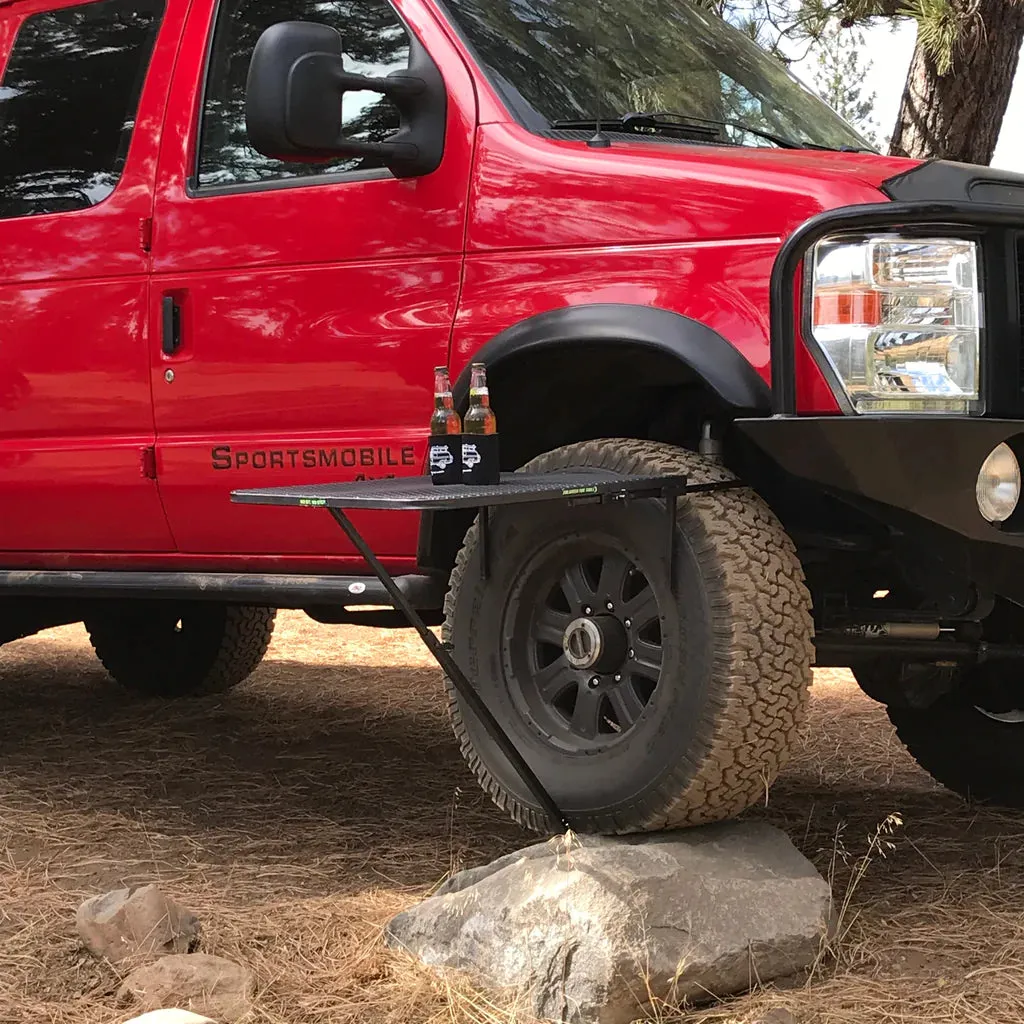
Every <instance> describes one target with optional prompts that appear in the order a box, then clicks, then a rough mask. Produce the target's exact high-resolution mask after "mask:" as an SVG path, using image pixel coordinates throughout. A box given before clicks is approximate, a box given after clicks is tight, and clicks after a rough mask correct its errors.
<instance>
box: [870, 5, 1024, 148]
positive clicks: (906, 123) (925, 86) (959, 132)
mask: <svg viewBox="0 0 1024 1024" xmlns="http://www.w3.org/2000/svg"><path fill="white" fill-rule="evenodd" d="M962 3H963V0H960V2H959V3H958V2H957V0H954V5H955V6H956V7H958V8H959V7H961V6H962ZM969 7H970V8H976V13H975V12H974V11H971V13H966V14H965V15H964V24H963V27H962V28H961V33H960V38H959V39H958V40H957V43H956V46H955V49H954V53H953V66H952V68H951V70H949V71H948V72H947V73H946V74H944V75H940V74H939V73H938V70H937V69H936V65H935V59H934V58H933V57H932V56H930V55H929V54H927V53H925V51H924V50H923V49H922V48H921V44H920V42H918V43H917V45H916V46H915V47H914V56H913V58H912V59H911V61H910V70H909V72H908V73H907V83H906V85H905V86H904V88H903V100H902V102H901V103H900V112H899V115H898V116H897V118H896V129H895V131H894V132H893V135H892V143H891V144H890V146H889V152H890V153H892V154H893V155H894V156H910V157H915V158H916V159H919V160H925V159H930V158H938V159H944V160H961V161H963V162H964V163H974V164H987V163H988V162H989V161H990V160H991V159H992V154H993V153H994V152H995V148H996V142H997V141H998V139H999V129H1000V127H1001V126H1002V123H1003V115H1004V114H1005V113H1006V105H1007V103H1008V102H1009V100H1010V89H1011V87H1012V86H1013V76H1014V74H1015V73H1016V71H1017V58H1018V56H1019V55H1020V48H1021V41H1022V40H1024V3H1022V2H1020V0H977V3H974V2H971V3H970V4H969Z"/></svg>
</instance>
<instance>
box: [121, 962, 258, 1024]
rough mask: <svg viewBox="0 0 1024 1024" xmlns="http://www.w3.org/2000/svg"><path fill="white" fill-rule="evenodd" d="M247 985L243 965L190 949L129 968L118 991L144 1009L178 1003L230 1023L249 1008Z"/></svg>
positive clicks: (153, 1008)
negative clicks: (133, 969)
mask: <svg viewBox="0 0 1024 1024" xmlns="http://www.w3.org/2000/svg"><path fill="white" fill-rule="evenodd" d="M251 989H252V982H251V979H250V977H249V972H248V971H247V970H246V969H245V968H244V967H241V966H239V965H238V964H236V963H232V962H231V961H230V960H225V959H224V958H223V957H219V956H210V954H209V953H191V954H189V955H179V954H175V955H172V956H165V957H161V958H160V959H159V960H155V961H154V962H153V963H151V964H146V965H145V966H144V967H140V968H138V969H137V970H135V971H132V973H131V974H129V975H128V977H127V978H126V979H125V982H124V984H123V985H122V986H121V992H120V995H121V996H122V997H127V996H131V997H132V998H134V999H136V1000H137V1001H138V1002H139V1003H141V1005H142V1008H143V1009H144V1010H156V1009H159V1008H160V1007H165V1006H180V1007H183V1008H184V1009H187V1010H191V1011H192V1013H197V1014H200V1015H202V1014H206V1015H207V1016H209V1017H214V1018H216V1019H217V1020H219V1021H223V1022H224V1024H232V1022H233V1021H236V1020H238V1019H239V1017H243V1016H245V1014H246V1013H248V1012H249V1008H250V992H251Z"/></svg>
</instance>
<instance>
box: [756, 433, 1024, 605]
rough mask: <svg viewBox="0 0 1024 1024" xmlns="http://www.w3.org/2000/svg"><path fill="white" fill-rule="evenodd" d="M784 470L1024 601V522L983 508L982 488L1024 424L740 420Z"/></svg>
mask: <svg viewBox="0 0 1024 1024" xmlns="http://www.w3.org/2000/svg"><path fill="white" fill-rule="evenodd" d="M736 427H737V428H738V429H739V430H740V431H741V432H742V433H743V434H745V435H746V436H747V437H748V438H749V439H750V441H752V442H753V443H754V444H755V445H756V446H757V447H758V448H759V449H760V450H761V451H762V452H764V454H765V455H767V456H768V457H769V458H770V459H771V460H772V462H774V463H775V464H776V465H778V466H779V467H780V468H781V469H783V470H785V471H786V472H787V473H790V474H792V475H793V476H795V477H798V478H800V479H802V480H806V481H809V482H810V483H812V484H814V485H815V486H817V487H818V488H820V489H822V490H823V491H826V492H828V493H830V494H833V495H835V496H836V497H838V498H840V499H841V500H844V501H846V502H847V503H849V504H851V505H854V506H856V507H857V508H859V509H861V510H862V511H863V512H865V513H866V514H868V515H869V516H871V518H873V519H875V520H877V521H879V522H881V523H883V524H885V525H886V526H887V527H889V528H890V529H891V530H894V531H897V532H898V533H903V534H906V535H908V536H912V537H913V538H914V539H915V540H916V541H917V542H918V544H919V545H920V544H925V545H930V546H932V548H933V549H934V551H935V555H936V557H937V558H938V559H940V560H942V561H944V562H946V563H947V564H950V563H952V564H955V565H956V566H957V571H958V573H960V574H963V575H965V576H966V578H967V579H969V580H970V581H972V582H974V583H976V584H977V585H979V586H980V587H982V588H984V589H986V590H990V591H991V592H992V593H996V594H1002V595H1004V596H1006V597H1009V598H1011V599H1013V600H1016V601H1020V602H1022V603H1024V521H1017V522H1015V520H1017V517H1018V515H1021V512H1020V511H1018V513H1015V514H1014V516H1013V517H1011V519H1010V521H1009V523H1008V524H1007V525H1006V526H1005V527H1000V526H995V525H993V524H991V523H989V522H987V521H986V520H985V519H984V517H983V516H982V515H981V513H980V512H979V511H978V503H977V498H976V495H975V485H976V482H977V479H978V471H979V470H980V468H981V464H982V463H983V462H984V461H985V458H986V457H987V456H988V454H989V453H990V452H991V451H992V449H993V448H994V447H995V446H996V445H998V444H999V443H1000V442H1004V441H1005V442H1008V443H1010V445H1011V447H1013V448H1014V449H1015V450H1016V451H1017V452H1021V451H1024V447H1022V442H1024V421H1021V420H997V419H985V418H969V417H946V416H928V417H925V416H914V417H910V416H901V417H895V416H892V417H876V416H817V417H773V418H771V419H751V420H739V421H737V423H736Z"/></svg>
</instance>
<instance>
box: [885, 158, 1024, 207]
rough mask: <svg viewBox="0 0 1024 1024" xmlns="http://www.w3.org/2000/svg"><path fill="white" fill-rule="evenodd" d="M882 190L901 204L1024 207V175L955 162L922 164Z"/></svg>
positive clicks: (896, 178)
mask: <svg viewBox="0 0 1024 1024" xmlns="http://www.w3.org/2000/svg"><path fill="white" fill-rule="evenodd" d="M879 188H881V190H882V191H883V192H884V193H885V194H886V195H887V196H888V197H889V198H890V199H892V200H895V201H896V202H901V203H912V202H934V203H949V202H965V201H966V202H974V203H988V204H999V205H1002V206H1019V207H1024V174H1014V173H1013V171H1001V170H997V169H995V168H993V167H983V166H981V165H979V164H959V163H954V162H953V161H952V160H931V161H929V162H928V163H924V164H920V165H919V166H918V167H915V168H914V169H913V170H910V171H906V172H904V173H903V174H897V175H896V177H895V178H889V179H887V180H886V181H883V182H882V184H881V185H880V186H879Z"/></svg>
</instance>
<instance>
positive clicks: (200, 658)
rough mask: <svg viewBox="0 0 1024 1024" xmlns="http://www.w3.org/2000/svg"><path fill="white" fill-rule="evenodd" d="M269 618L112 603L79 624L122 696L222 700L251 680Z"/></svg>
mask: <svg viewBox="0 0 1024 1024" xmlns="http://www.w3.org/2000/svg"><path fill="white" fill-rule="evenodd" d="M276 614H277V613H276V611H275V610H274V609H273V608H257V607H251V606H248V605H228V604H216V603H213V602H200V601H194V602H171V601H167V602H165V601H140V602H138V603H136V604H132V605H127V604H116V605H115V604H111V605H108V606H105V607H103V608H102V609H100V610H97V611H94V612H93V613H92V614H90V615H88V616H87V617H86V619H85V628H86V629H87V630H88V631H89V639H90V640H91V641H92V646H93V648H94V650H95V651H96V655H97V657H98V658H99V659H100V661H101V662H102V663H103V667H104V668H105V669H106V670H107V671H108V672H109V673H110V674H111V675H112V676H113V677H114V679H116V680H117V682H119V683H120V684H121V685H122V686H124V687H125V688H126V689H129V690H134V691H135V692H136V693H141V694H146V695H148V696H155V697H172V698H173V697H196V696H204V695H208V694H213V693H224V692H225V691H227V690H230V689H231V688H232V687H234V686H237V685H238V684H239V683H240V682H242V681H243V680H244V679H246V678H247V677H248V676H250V675H251V674H252V673H253V672H254V671H255V670H256V667H257V666H258V665H259V663H260V662H261V661H262V660H263V656H264V654H266V652H267V648H268V647H269V646H270V640H271V637H272V636H273V633H274V619H275V617H276Z"/></svg>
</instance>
